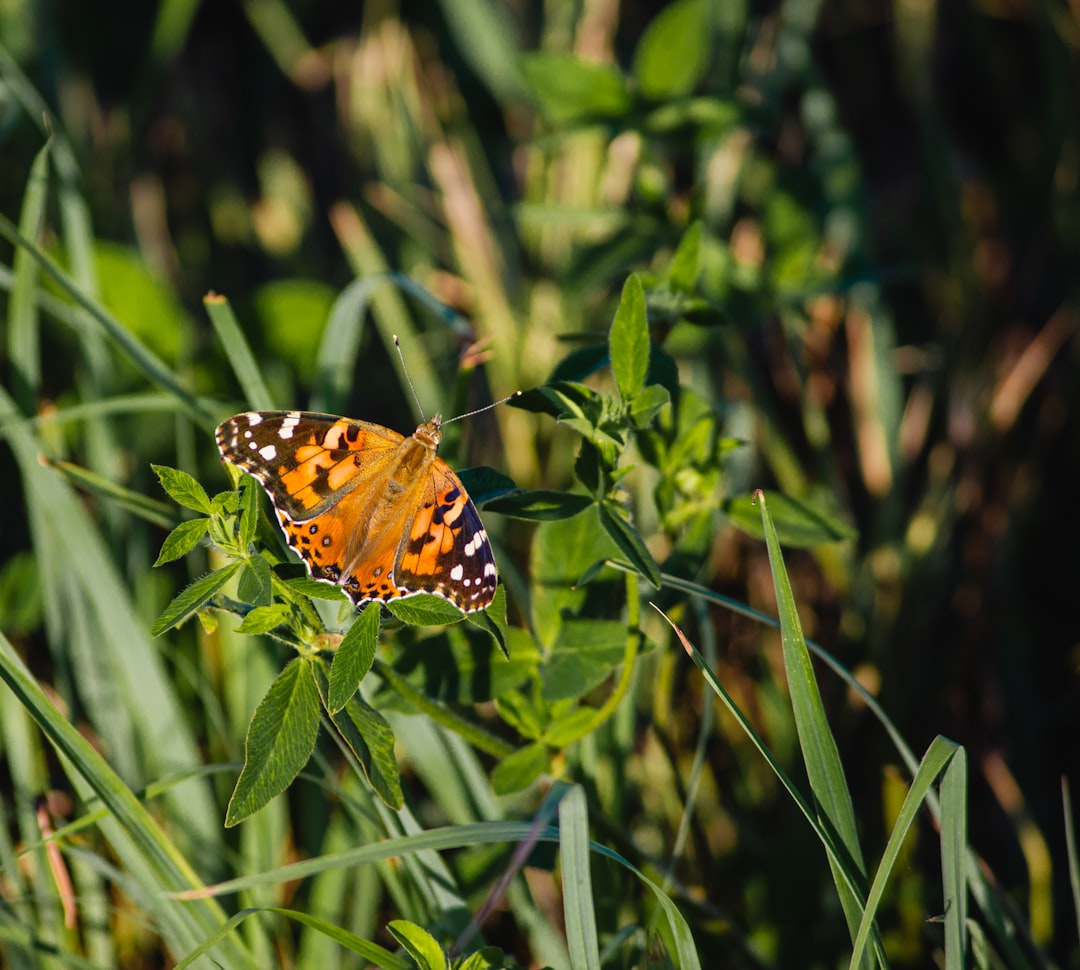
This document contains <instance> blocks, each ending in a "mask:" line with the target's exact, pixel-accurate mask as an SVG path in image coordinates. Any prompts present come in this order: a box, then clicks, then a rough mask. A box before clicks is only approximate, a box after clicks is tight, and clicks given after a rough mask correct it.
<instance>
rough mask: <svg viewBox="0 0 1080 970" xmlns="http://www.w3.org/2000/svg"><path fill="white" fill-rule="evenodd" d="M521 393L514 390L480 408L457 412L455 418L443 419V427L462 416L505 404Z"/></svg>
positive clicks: (480, 412) (468, 415)
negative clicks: (461, 412)
mask: <svg viewBox="0 0 1080 970" xmlns="http://www.w3.org/2000/svg"><path fill="white" fill-rule="evenodd" d="M521 393H522V392H521V391H514V393H513V394H510V395H508V396H507V397H504V398H503V399H502V400H501V401H493V402H492V403H491V404H485V405H484V406H483V407H482V408H477V409H476V410H475V411H466V412H465V413H464V414H459V415H458V416H457V417H456V418H450V419H449V420H448V421H444V422H443V426H444V427H445V426H446V425H448V424H453V423H454V422H455V421H460V420H461V419H462V418H471V417H472V416H473V415H474V414H483V413H484V412H485V411H490V410H491V409H492V408H497V407H498V406H499V405H500V404H505V403H506V402H507V401H512V400H514V398H516V397H521Z"/></svg>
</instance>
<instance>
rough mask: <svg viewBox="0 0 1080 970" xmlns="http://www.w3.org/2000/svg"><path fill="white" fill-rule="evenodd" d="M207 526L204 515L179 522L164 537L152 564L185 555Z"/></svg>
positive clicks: (207, 522) (157, 564) (199, 538)
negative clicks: (159, 550)
mask: <svg viewBox="0 0 1080 970" xmlns="http://www.w3.org/2000/svg"><path fill="white" fill-rule="evenodd" d="M209 526H210V520H209V519H207V518H205V517H204V518H201V519H191V520H190V521H188V522H181V523H180V524H179V525H178V526H177V527H176V528H175V529H173V530H172V532H170V533H169V534H168V535H167V536H166V537H165V541H164V542H163V543H162V544H161V552H159V553H158V557H157V559H156V560H155V561H154V565H155V566H160V565H162V564H164V563H167V562H172V561H173V560H174V559H179V558H180V557H181V556H186V555H187V554H188V553H189V552H191V550H192V549H194V548H195V547H196V546H197V545H198V544H199V541H200V540H201V539H202V537H203V536H204V535H206V530H207V529H208V528H209Z"/></svg>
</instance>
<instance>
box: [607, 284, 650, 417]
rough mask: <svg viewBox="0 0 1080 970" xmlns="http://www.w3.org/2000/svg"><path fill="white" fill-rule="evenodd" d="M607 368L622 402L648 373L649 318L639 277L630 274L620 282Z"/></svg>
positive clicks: (635, 392) (629, 398)
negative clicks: (608, 367)
mask: <svg viewBox="0 0 1080 970" xmlns="http://www.w3.org/2000/svg"><path fill="white" fill-rule="evenodd" d="M608 346H609V347H610V350H611V370H612V373H613V374H614V375H615V383H616V384H617V385H618V388H619V394H620V395H621V396H622V399H623V401H624V402H629V401H632V400H633V399H634V398H635V397H636V396H637V395H638V394H639V393H640V392H641V389H642V388H643V387H644V386H645V375H646V374H647V373H648V372H649V321H648V318H647V316H646V312H645V291H644V290H643V289H642V287H641V279H640V277H638V275H637V274H636V273H631V274H630V276H628V277H627V279H626V283H625V284H624V285H623V291H622V299H620V300H619V308H618V310H616V311H615V319H614V320H613V321H612V324H611V333H610V334H609V335H608Z"/></svg>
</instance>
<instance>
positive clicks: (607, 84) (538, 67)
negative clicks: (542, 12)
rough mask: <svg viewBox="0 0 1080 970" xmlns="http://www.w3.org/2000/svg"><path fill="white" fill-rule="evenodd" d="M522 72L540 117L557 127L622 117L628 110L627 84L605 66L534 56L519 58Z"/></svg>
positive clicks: (571, 58)
mask: <svg viewBox="0 0 1080 970" xmlns="http://www.w3.org/2000/svg"><path fill="white" fill-rule="evenodd" d="M521 69H522V73H523V74H524V77H525V82H526V83H527V84H528V86H529V89H530V91H531V93H532V96H533V100H534V101H535V102H536V104H537V106H538V107H539V109H540V112H541V114H543V115H544V117H546V118H547V119H548V120H549V121H552V122H555V123H556V124H562V123H566V122H570V121H584V120H591V119H600V118H621V117H623V116H624V115H625V114H626V113H627V112H628V111H629V110H630V93H629V91H627V88H626V81H625V80H624V78H623V76H622V74H620V73H619V72H618V71H617V70H616V69H615V68H614V67H611V66H610V65H608V64H598V63H597V62H595V61H586V60H583V59H581V58H579V57H574V56H573V55H572V54H556V53H536V54H527V55H525V56H524V57H523V58H522V61H521Z"/></svg>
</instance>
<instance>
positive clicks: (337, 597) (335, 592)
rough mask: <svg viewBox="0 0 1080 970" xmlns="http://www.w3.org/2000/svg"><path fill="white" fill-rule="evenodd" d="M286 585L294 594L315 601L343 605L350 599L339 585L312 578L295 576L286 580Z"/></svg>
mask: <svg viewBox="0 0 1080 970" xmlns="http://www.w3.org/2000/svg"><path fill="white" fill-rule="evenodd" d="M285 585H286V586H288V587H289V589H291V590H292V591H293V592H294V593H299V594H300V595H301V596H307V597H309V598H310V599H313V600H331V601H332V602H335V603H343V602H345V601H346V600H347V599H348V597H347V596H346V595H345V590H343V589H342V588H341V587H340V586H338V585H337V583H328V582H326V581H325V580H322V579H312V578H311V577H310V576H295V577H293V578H292V579H287V580H285Z"/></svg>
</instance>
